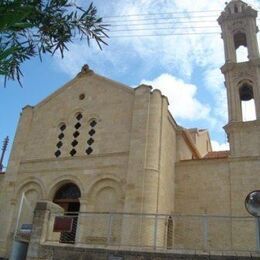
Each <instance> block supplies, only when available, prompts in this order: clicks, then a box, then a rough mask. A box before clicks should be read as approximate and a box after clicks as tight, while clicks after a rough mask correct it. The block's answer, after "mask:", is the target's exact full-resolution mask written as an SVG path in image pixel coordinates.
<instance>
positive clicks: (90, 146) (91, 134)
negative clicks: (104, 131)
mask: <svg viewBox="0 0 260 260" xmlns="http://www.w3.org/2000/svg"><path fill="white" fill-rule="evenodd" d="M96 125H97V119H95V118H93V119H91V120H90V121H89V129H90V130H89V132H88V135H89V136H88V140H87V148H86V151H85V152H86V154H88V155H89V154H91V153H93V151H94V150H93V144H94V142H95V138H94V137H95V134H96Z"/></svg>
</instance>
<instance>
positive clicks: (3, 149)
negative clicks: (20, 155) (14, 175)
mask: <svg viewBox="0 0 260 260" xmlns="http://www.w3.org/2000/svg"><path fill="white" fill-rule="evenodd" d="M8 143H9V137H8V136H7V137H6V138H5V139H4V141H3V146H2V154H1V159H0V172H2V171H3V168H4V166H3V160H4V155H5V152H6V149H7V145H8Z"/></svg>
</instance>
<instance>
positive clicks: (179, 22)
mask: <svg viewBox="0 0 260 260" xmlns="http://www.w3.org/2000/svg"><path fill="white" fill-rule="evenodd" d="M182 23H216V20H212V21H210V20H207V21H176V22H161V23H160V22H158V23H154V22H153V23H136V24H134V23H133V24H111V25H110V26H109V27H123V26H127V27H129V26H145V25H158V24H182Z"/></svg>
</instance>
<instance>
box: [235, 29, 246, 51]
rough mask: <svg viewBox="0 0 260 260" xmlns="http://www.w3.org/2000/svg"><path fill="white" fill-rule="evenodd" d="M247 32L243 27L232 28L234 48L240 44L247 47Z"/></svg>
mask: <svg viewBox="0 0 260 260" xmlns="http://www.w3.org/2000/svg"><path fill="white" fill-rule="evenodd" d="M247 38H248V37H247V33H246V31H245V30H243V29H239V30H234V31H233V39H234V44H235V49H237V48H238V47H240V46H244V47H247V41H248V39H247Z"/></svg>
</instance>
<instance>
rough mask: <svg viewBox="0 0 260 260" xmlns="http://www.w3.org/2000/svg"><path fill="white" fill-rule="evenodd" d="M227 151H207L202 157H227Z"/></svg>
mask: <svg viewBox="0 0 260 260" xmlns="http://www.w3.org/2000/svg"><path fill="white" fill-rule="evenodd" d="M228 155H229V151H217V152H208V153H207V154H206V155H205V156H204V157H203V159H220V158H227V157H228Z"/></svg>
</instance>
